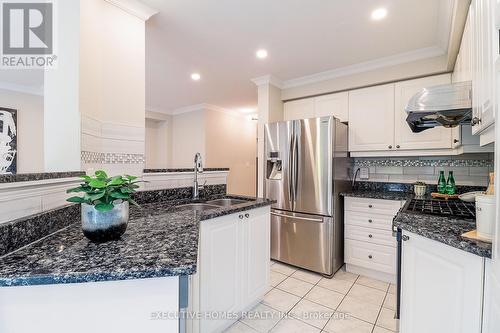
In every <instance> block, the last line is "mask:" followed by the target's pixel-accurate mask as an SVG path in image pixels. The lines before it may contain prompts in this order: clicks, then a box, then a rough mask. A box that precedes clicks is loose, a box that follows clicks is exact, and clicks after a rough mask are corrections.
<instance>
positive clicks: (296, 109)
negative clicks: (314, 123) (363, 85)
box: [285, 92, 349, 122]
mask: <svg viewBox="0 0 500 333" xmlns="http://www.w3.org/2000/svg"><path fill="white" fill-rule="evenodd" d="M348 114H349V110H348V93H347V92H342V93H337V94H330V95H325V96H320V97H315V98H307V99H301V100H297V101H291V102H286V103H285V120H295V119H307V118H315V117H327V116H334V117H336V118H338V119H340V121H343V122H345V121H347V120H348Z"/></svg>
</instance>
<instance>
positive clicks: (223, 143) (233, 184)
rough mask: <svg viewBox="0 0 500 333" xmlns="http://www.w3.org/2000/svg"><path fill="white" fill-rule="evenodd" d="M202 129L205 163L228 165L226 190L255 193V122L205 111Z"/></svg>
mask: <svg viewBox="0 0 500 333" xmlns="http://www.w3.org/2000/svg"><path fill="white" fill-rule="evenodd" d="M206 128H207V133H206V163H205V164H206V166H207V167H227V168H230V172H229V177H228V179H227V191H228V193H230V194H240V195H249V196H252V195H256V191H255V188H256V183H255V182H256V177H255V173H256V157H257V123H256V122H255V121H252V120H250V119H247V118H245V117H241V116H238V115H231V114H228V113H224V112H220V111H212V110H207V111H206Z"/></svg>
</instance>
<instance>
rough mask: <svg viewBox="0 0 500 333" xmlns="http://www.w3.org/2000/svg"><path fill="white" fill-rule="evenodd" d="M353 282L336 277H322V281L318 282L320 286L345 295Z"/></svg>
mask: <svg viewBox="0 0 500 333" xmlns="http://www.w3.org/2000/svg"><path fill="white" fill-rule="evenodd" d="M353 284H354V281H348V280H341V279H337V278H335V277H334V278H333V279H327V278H322V279H321V281H319V282H318V286H320V287H323V288H326V289H330V290H333V291H336V292H339V293H341V294H344V295H345V294H347V292H348V291H349V289H351V287H352V285H353Z"/></svg>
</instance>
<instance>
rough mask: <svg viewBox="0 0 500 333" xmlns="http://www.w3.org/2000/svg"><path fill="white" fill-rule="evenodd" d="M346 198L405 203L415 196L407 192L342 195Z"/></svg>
mask: <svg viewBox="0 0 500 333" xmlns="http://www.w3.org/2000/svg"><path fill="white" fill-rule="evenodd" d="M340 195H342V196H344V197H354V198H368V199H382V200H397V201H404V200H407V199H408V198H411V197H412V196H413V195H412V194H410V193H405V192H396V191H387V192H377V191H352V192H345V193H340Z"/></svg>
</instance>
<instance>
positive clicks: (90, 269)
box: [0, 196, 272, 286]
mask: <svg viewBox="0 0 500 333" xmlns="http://www.w3.org/2000/svg"><path fill="white" fill-rule="evenodd" d="M226 197H228V196H226ZM231 197H233V198H238V199H244V200H246V201H247V202H246V203H243V204H239V205H234V206H231V207H228V208H222V207H221V208H214V209H210V210H206V211H203V212H198V213H197V212H193V211H190V210H183V209H181V208H179V207H176V206H178V205H181V204H186V203H191V202H192V201H191V200H189V199H183V200H176V201H163V202H157V203H147V204H143V205H142V206H141V208H132V209H131V212H130V221H129V224H128V228H127V231H126V233H125V234H124V235H123V236H122V239H120V240H118V241H112V242H108V243H103V244H96V243H92V242H90V241H89V240H87V239H86V238H85V236H84V235H83V233H82V232H81V226H80V222H79V221H75V222H74V223H73V224H71V225H69V226H68V227H66V228H63V229H61V230H59V231H57V232H55V233H53V234H51V235H49V236H47V237H45V238H43V239H41V240H39V241H37V242H35V243H32V244H30V245H28V246H25V247H23V248H21V249H19V250H17V251H14V252H11V253H9V254H7V255H5V256H3V257H0V286H23V285H45V284H60V283H81V282H96V281H114V280H129V279H143V278H153V277H166V276H179V275H190V274H193V273H195V272H196V262H197V251H198V234H199V223H200V221H204V220H209V219H213V218H216V217H219V216H224V215H229V214H234V213H238V212H241V211H246V210H249V209H254V208H259V207H264V206H270V205H271V204H272V201H269V200H265V199H255V198H246V197H234V196H231ZM214 198H220V196H216V197H212V198H210V199H214ZM207 200H208V199H207Z"/></svg>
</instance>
